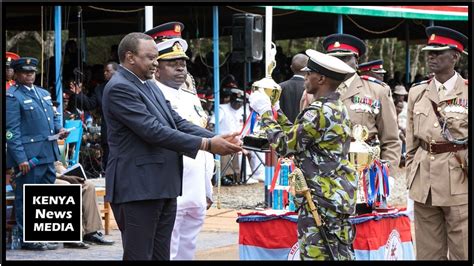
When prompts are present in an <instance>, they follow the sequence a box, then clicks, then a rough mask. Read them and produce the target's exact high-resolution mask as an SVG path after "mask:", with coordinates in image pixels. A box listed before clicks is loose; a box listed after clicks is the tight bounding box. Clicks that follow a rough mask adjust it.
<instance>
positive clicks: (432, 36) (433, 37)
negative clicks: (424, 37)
mask: <svg viewBox="0 0 474 266" xmlns="http://www.w3.org/2000/svg"><path fill="white" fill-rule="evenodd" d="M435 38H436V34H434V33H433V34H431V37H430V40H431V41H432V40H434V39H435Z"/></svg>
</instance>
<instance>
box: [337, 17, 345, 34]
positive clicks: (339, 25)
mask: <svg viewBox="0 0 474 266" xmlns="http://www.w3.org/2000/svg"><path fill="white" fill-rule="evenodd" d="M343 29H344V28H343V23H342V15H341V14H339V15H337V33H344V31H343Z"/></svg>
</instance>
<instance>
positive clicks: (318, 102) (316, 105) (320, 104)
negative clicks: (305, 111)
mask: <svg viewBox="0 0 474 266" xmlns="http://www.w3.org/2000/svg"><path fill="white" fill-rule="evenodd" d="M309 106H313V107H318V108H319V107H321V106H323V103H322V102H320V101H314V102H312V103H311V104H310V105H309Z"/></svg>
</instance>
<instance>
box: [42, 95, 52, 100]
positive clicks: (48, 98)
mask: <svg viewBox="0 0 474 266" xmlns="http://www.w3.org/2000/svg"><path fill="white" fill-rule="evenodd" d="M43 99H44V100H51V96H49V95H48V96H45V97H43Z"/></svg>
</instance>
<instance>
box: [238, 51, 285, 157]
mask: <svg viewBox="0 0 474 266" xmlns="http://www.w3.org/2000/svg"><path fill="white" fill-rule="evenodd" d="M270 54H271V63H270V64H269V65H268V71H267V76H266V77H265V78H263V79H261V80H258V81H256V82H254V83H253V84H252V92H254V91H256V90H260V91H262V92H264V93H265V94H267V95H268V97H270V102H271V103H272V106H274V105H275V104H276V103H277V102H278V100H279V99H280V95H281V87H280V85H278V83H276V82H275V81H274V80H273V79H272V72H273V69H275V66H276V60H275V55H276V47H275V44H274V43H272V49H271V52H270ZM272 110H273V108H272ZM273 114H274V116H276V111H274V110H273ZM257 116H258V114H257V113H256V112H255V111H252V113H251V114H250V116H249V117H248V119H247V121H246V122H245V124H244V127H243V129H242V133H241V135H244V134H248V135H246V136H244V137H243V147H244V148H245V149H248V150H253V151H260V152H269V151H270V143H269V142H268V139H267V136H266V133H265V132H264V131H263V130H255V131H254V126H255V124H256V122H257Z"/></svg>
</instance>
